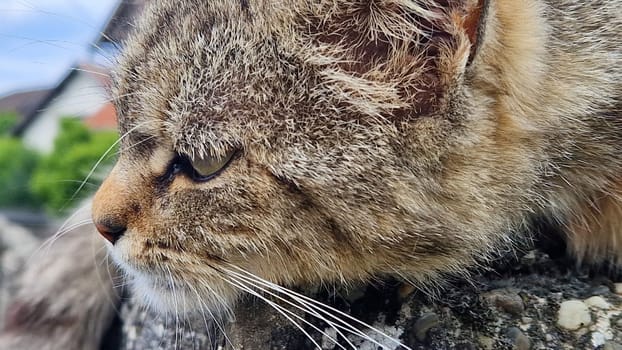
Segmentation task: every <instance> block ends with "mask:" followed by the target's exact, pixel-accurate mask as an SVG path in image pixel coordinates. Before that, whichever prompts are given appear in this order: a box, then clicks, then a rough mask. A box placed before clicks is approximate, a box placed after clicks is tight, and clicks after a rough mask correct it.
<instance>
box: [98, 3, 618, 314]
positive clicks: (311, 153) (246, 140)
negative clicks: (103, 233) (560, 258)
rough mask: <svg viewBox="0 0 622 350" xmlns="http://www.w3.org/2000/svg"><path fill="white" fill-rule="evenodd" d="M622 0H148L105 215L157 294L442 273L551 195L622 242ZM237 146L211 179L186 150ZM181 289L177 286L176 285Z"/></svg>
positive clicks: (506, 232)
mask: <svg viewBox="0 0 622 350" xmlns="http://www.w3.org/2000/svg"><path fill="white" fill-rule="evenodd" d="M620 6H622V2H620V1H614V0H608V1H605V0H600V1H595V2H589V3H588V2H584V1H579V0H565V1H562V0H547V1H542V0H520V1H516V0H496V1H495V0H492V1H468V0H465V1H450V2H446V1H433V0H418V1H407V0H364V1H363V0H361V1H358V0H349V1H329V0H321V1H314V2H308V1H301V0H290V1H281V2H273V1H261V0H258V1H241V2H239V1H232V0H215V1H209V2H203V1H184V2H178V1H172V0H161V1H155V2H154V4H153V5H152V6H151V7H150V8H149V9H148V10H147V13H146V15H145V16H144V18H143V20H142V23H141V24H140V25H139V27H138V30H137V31H136V33H135V34H134V36H133V37H132V38H131V40H130V41H129V42H128V43H127V47H126V48H125V51H124V54H123V56H122V58H121V60H120V67H119V69H118V72H117V75H116V77H115V87H114V91H113V95H114V97H115V101H116V106H117V110H118V111H119V113H120V116H119V117H120V118H119V121H120V130H121V133H122V135H123V136H124V139H123V142H122V150H121V155H120V159H119V161H118V163H117V165H116V166H115V168H114V169H113V171H112V174H111V175H110V177H109V178H108V180H107V181H106V182H105V183H104V185H103V186H102V188H101V189H100V190H99V192H98V194H97V196H96V198H95V202H94V210H93V216H94V220H95V222H96V223H97V222H106V223H111V222H112V223H114V224H115V225H121V226H123V227H125V228H127V230H126V232H125V233H124V235H123V236H122V237H121V238H120V239H119V240H118V242H116V244H115V245H114V247H112V246H111V247H110V251H111V254H112V256H113V257H114V258H115V260H116V261H117V263H119V264H120V265H121V267H123V268H125V271H126V272H128V273H129V275H131V276H133V277H134V278H135V282H136V283H135V287H136V290H137V291H138V292H139V293H143V294H144V295H145V296H146V297H147V298H148V299H147V300H148V302H149V303H158V304H161V305H168V306H169V307H170V308H171V309H173V308H175V309H177V310H181V309H184V308H196V307H198V306H200V305H199V304H198V303H199V301H201V300H202V301H203V302H205V303H207V304H208V306H210V307H212V308H218V307H219V305H220V304H221V302H222V301H223V300H222V298H224V299H226V300H225V301H226V302H230V301H232V300H234V299H235V298H236V295H237V294H238V292H237V291H236V290H235V289H234V288H233V287H231V285H230V284H228V283H226V281H225V280H226V279H227V272H226V269H227V267H228V266H232V265H235V266H239V267H241V268H243V269H245V270H247V271H250V272H251V273H254V274H256V275H258V276H261V277H263V278H266V279H268V280H271V281H273V282H276V283H281V284H286V285H292V284H302V283H320V282H345V283H349V282H353V281H367V280H369V279H371V278H374V277H376V276H381V275H399V276H401V277H403V278H406V279H407V280H409V281H413V282H415V283H424V284H425V283H431V282H434V281H438V280H439V279H442V276H443V275H444V274H446V273H465V271H467V270H468V268H469V267H471V266H473V265H475V264H478V263H481V262H483V261H485V260H486V259H487V258H488V257H490V256H491V255H492V254H494V253H495V252H496V251H497V250H498V249H499V248H501V247H504V246H507V245H508V244H510V245H511V244H512V242H513V241H515V240H516V239H517V237H516V233H515V232H517V229H519V228H522V227H523V226H524V225H525V224H526V223H527V222H528V221H529V220H530V219H531V218H532V217H534V216H538V215H545V216H547V217H549V218H550V219H552V220H554V221H556V222H558V223H560V224H561V225H562V226H564V227H566V228H567V229H568V230H567V233H568V237H569V239H570V243H571V244H570V245H571V246H572V247H573V249H574V252H575V253H576V254H577V255H578V256H579V257H580V258H582V259H584V260H587V261H596V262H601V261H605V260H609V261H612V262H614V263H620V259H621V249H622V247H621V246H620V244H621V243H620V242H621V240H620V238H622V234H621V233H620V228H619V225H617V224H616V223H617V222H618V221H619V220H620V219H619V215H618V214H619V211H620V210H619V208H620V203H619V201H620V199H619V198H620V197H619V195H618V188H619V179H620V175H619V174H620V170H622V157H620V152H621V151H622V149H621V148H622V143H621V142H620V136H621V133H622V124H621V122H620V119H619V117H620V109H621V106H622V100H621V94H620V92H621V91H622V64H621V62H620V61H621V59H620V55H621V51H620V47H622V42H621V40H622V39H621V38H622V35H621V34H622V33H620V28H622V15H621V14H620V10H619V8H620ZM234 148H235V149H239V150H240V151H241V156H240V157H239V158H237V159H235V160H234V161H233V162H232V163H231V165H230V166H229V167H227V168H226V169H225V170H224V171H223V172H222V173H221V174H219V175H218V176H217V177H215V178H214V179H212V180H210V181H207V182H196V181H193V180H192V179H191V178H190V177H189V176H188V174H184V173H180V174H177V175H175V176H164V174H166V173H167V171H168V169H169V167H170V164H171V162H172V160H173V159H174V158H175V157H176V155H178V154H180V155H185V156H187V157H189V158H202V157H205V156H206V155H216V156H223V155H224V154H225V153H227V151H228V150H231V149H234ZM180 296H181V297H180Z"/></svg>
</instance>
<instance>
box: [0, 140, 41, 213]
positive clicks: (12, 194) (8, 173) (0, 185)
mask: <svg viewBox="0 0 622 350" xmlns="http://www.w3.org/2000/svg"><path fill="white" fill-rule="evenodd" d="M38 160H39V155H38V154H37V153H36V152H34V151H31V150H29V149H27V148H26V147H24V145H23V144H22V143H21V141H20V140H18V139H13V138H9V137H0V207H36V206H37V203H38V200H37V197H36V195H34V194H33V193H32V192H31V189H30V187H29V180H30V176H31V174H32V171H33V170H34V168H35V167H36V165H37V162H38Z"/></svg>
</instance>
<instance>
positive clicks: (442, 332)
mask: <svg viewBox="0 0 622 350" xmlns="http://www.w3.org/2000/svg"><path fill="white" fill-rule="evenodd" d="M568 265H569V262H568V261H566V260H564V259H561V260H553V259H550V258H549V257H548V256H547V255H546V254H544V253H542V252H540V251H537V250H534V251H529V252H527V253H525V254H523V255H522V256H521V257H520V258H517V259H515V260H509V261H508V260H504V261H500V262H499V266H496V267H495V268H494V269H493V270H491V271H486V272H482V273H480V274H477V275H475V276H474V278H472V279H471V280H470V281H469V282H467V281H460V280H457V281H454V282H453V283H452V284H451V285H449V286H447V287H446V288H445V289H443V290H442V291H440V292H439V293H438V294H437V296H436V298H430V297H429V296H428V295H426V294H424V293H422V292H419V291H416V290H415V289H413V288H409V287H408V286H405V285H402V284H400V283H398V282H395V281H387V282H386V283H384V285H383V286H376V287H372V286H366V287H361V288H358V289H354V290H350V291H348V292H346V291H343V290H336V291H333V292H331V293H328V292H317V291H316V292H312V293H307V294H308V295H310V296H312V297H313V298H314V299H316V300H319V301H322V302H324V303H327V304H329V305H331V306H332V307H335V308H337V309H338V310H341V311H342V312H344V313H346V314H348V315H352V316H354V317H356V318H357V319H360V320H361V321H364V322H365V323H367V324H370V325H372V326H373V327H374V328H375V329H376V330H378V331H382V333H384V334H385V335H386V336H385V335H381V334H380V333H379V332H378V331H375V330H372V329H370V328H365V327H361V325H360V324H357V323H356V322H353V321H351V320H348V319H347V318H346V317H344V316H340V318H341V319H343V320H344V321H345V323H339V321H336V320H335V319H330V318H329V319H328V321H329V322H332V323H333V325H341V326H342V327H341V328H340V327H338V326H337V327H331V325H329V324H328V323H327V322H324V321H320V320H318V318H317V317H315V316H314V315H312V314H311V313H309V312H307V313H304V312H302V311H300V310H298V309H295V308H292V307H290V306H289V305H288V304H287V303H285V302H283V301H280V300H274V299H271V300H272V302H274V303H276V304H277V305H280V306H281V307H283V308H285V309H287V310H290V312H291V314H287V315H288V317H289V318H290V319H291V320H294V321H297V322H298V323H299V324H300V326H295V325H293V323H292V321H291V320H289V319H288V317H284V316H283V315H282V314H280V313H279V312H277V311H275V309H274V308H272V307H270V306H268V304H267V303H265V302H263V301H261V300H258V299H254V298H248V299H246V300H245V301H244V302H242V303H241V305H239V306H238V307H237V309H236V310H235V314H236V318H235V320H228V321H226V322H225V321H221V325H216V324H215V323H214V322H213V321H212V320H211V319H210V318H208V317H206V318H205V319H204V318H203V317H202V316H200V315H195V316H193V317H192V318H191V319H189V320H181V319H177V320H176V319H175V318H171V317H169V318H166V317H163V316H157V315H156V314H154V313H152V312H150V311H147V310H144V308H142V307H140V306H138V305H137V303H136V302H134V301H132V299H131V298H130V299H129V300H128V301H127V302H126V303H125V304H124V306H123V309H122V310H123V311H122V314H121V316H122V319H123V322H124V323H123V327H122V339H123V341H122V344H123V346H122V349H123V350H143V349H314V348H318V347H319V348H321V349H352V348H356V349H378V348H382V347H381V345H382V346H383V347H384V348H385V349H405V348H406V347H409V348H411V349H495V350H496V349H620V348H621V344H622V296H621V295H620V294H616V291H617V289H616V288H619V285H617V284H616V283H619V282H620V281H619V280H615V279H611V278H608V277H606V276H605V275H599V274H587V273H582V272H580V271H576V270H574V269H569V268H567V266H568ZM569 301H571V304H577V303H580V305H584V306H585V309H583V310H582V312H586V310H587V312H588V313H589V320H590V321H589V322H583V323H582V324H580V325H579V326H578V327H577V328H576V329H567V328H565V327H562V326H560V325H559V323H560V317H564V311H563V310H562V312H561V313H560V308H561V306H562V305H568V302H569ZM564 303H566V304H564ZM577 305H579V304H577ZM331 313H332V314H333V315H337V313H336V312H331ZM323 315H324V317H327V315H326V314H323ZM301 319H302V320H304V321H301ZM307 322H308V323H307ZM562 323H563V322H562ZM299 327H300V328H302V330H301V329H300V328H299ZM573 328H574V327H573ZM346 329H349V330H351V331H352V332H346V331H345V330H346ZM305 333H307V334H308V335H309V336H306V335H305ZM224 334H226V336H225V335H224ZM387 336H390V337H392V338H395V339H399V341H400V342H401V343H402V344H403V345H404V346H406V347H400V346H399V345H397V344H396V343H395V342H393V341H391V340H390V339H388V338H387ZM335 341H337V343H338V344H336V343H335Z"/></svg>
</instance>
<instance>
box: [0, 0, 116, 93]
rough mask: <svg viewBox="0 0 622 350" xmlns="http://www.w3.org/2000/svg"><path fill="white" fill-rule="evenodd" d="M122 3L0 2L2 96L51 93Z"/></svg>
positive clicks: (70, 0)
mask: <svg viewBox="0 0 622 350" xmlns="http://www.w3.org/2000/svg"><path fill="white" fill-rule="evenodd" d="M117 1H118V0H0V96H3V95H5V94H7V93H10V92H12V91H18V90H24V89H29V88H38V87H52V86H54V85H55V84H56V83H58V81H59V80H60V79H61V78H62V77H63V76H64V74H66V72H67V70H68V69H69V68H70V67H71V65H72V64H73V63H75V62H78V61H80V60H85V59H88V58H89V57H91V56H93V55H95V58H96V59H99V60H102V58H101V57H97V50H96V49H94V50H93V51H92V52H93V53H91V51H89V46H90V44H91V43H92V42H93V40H94V39H95V38H96V37H97V35H98V33H99V31H100V30H101V29H102V28H103V26H104V25H105V23H106V22H107V20H108V17H109V16H110V14H111V13H112V11H113V10H114V8H115V7H116V5H117Z"/></svg>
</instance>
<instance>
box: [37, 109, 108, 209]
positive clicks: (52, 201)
mask: <svg viewBox="0 0 622 350" xmlns="http://www.w3.org/2000/svg"><path fill="white" fill-rule="evenodd" d="M116 140H117V134H116V132H97V133H94V132H91V131H89V130H88V129H87V128H86V127H85V126H84V125H83V124H82V122H81V121H79V120H77V119H73V118H66V119H63V120H62V121H61V125H60V132H59V134H58V136H57V138H56V140H55V141H54V150H53V151H52V153H51V154H50V155H48V156H46V157H44V158H43V159H42V161H41V162H40V163H39V165H38V166H37V168H36V170H35V173H34V176H33V178H32V180H31V187H32V190H33V192H34V193H36V194H37V195H38V196H39V197H40V198H41V199H42V200H43V202H44V204H45V206H46V208H48V209H50V210H52V211H53V212H54V213H57V214H62V212H63V210H64V209H68V208H71V207H73V206H75V205H77V203H78V202H79V200H80V199H82V198H84V197H86V196H87V195H89V194H91V193H93V192H94V190H95V189H97V186H98V185H99V183H100V182H101V180H102V176H101V173H102V170H104V169H106V168H108V166H109V165H110V164H111V162H112V160H113V158H114V155H115V154H116V149H112V150H110V151H109V152H108V155H107V156H106V157H104V158H103V160H102V162H101V163H100V164H98V165H97V168H95V166H96V164H97V163H98V161H99V160H100V158H101V157H102V156H103V155H104V153H106V151H107V150H108V149H109V148H110V147H111V146H112V145H113V144H114V143H115V141H116ZM94 168H95V170H96V171H95V173H94V174H93V175H92V176H90V177H89V178H88V181H87V182H84V181H85V180H86V178H87V176H89V173H90V172H91V170H92V169H94Z"/></svg>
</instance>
